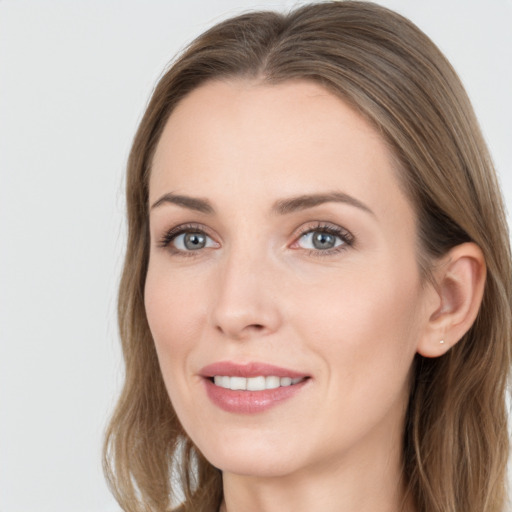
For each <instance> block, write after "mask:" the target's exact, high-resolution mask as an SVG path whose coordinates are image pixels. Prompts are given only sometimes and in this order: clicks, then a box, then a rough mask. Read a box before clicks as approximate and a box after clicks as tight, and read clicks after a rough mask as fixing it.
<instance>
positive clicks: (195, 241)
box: [184, 233, 205, 250]
mask: <svg viewBox="0 0 512 512" xmlns="http://www.w3.org/2000/svg"><path fill="white" fill-rule="evenodd" d="M184 242H185V247H186V248H187V249H192V250H194V249H201V248H202V247H203V246H204V243H205V237H204V235H201V234H198V233H192V234H187V235H186V236H185V240H184Z"/></svg>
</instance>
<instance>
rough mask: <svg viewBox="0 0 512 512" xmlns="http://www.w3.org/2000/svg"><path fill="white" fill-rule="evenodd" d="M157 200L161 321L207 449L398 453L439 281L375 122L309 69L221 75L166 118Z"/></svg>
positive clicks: (227, 452) (153, 293)
mask: <svg viewBox="0 0 512 512" xmlns="http://www.w3.org/2000/svg"><path fill="white" fill-rule="evenodd" d="M150 207H151V211H150V232H151V253H150V261H149V268H148V274H147V280H146V288H145V304H146V311H147V317H148V321H149V326H150V328H151V332H152V334H153V337H154V341H155V345H156V350H157V353H158V358H159V362H160V367H161V370H162V374H163V378H164V381H165V384H166V387H167V390H168V393H169V396H170V399H171V401H172V404H173V406H174V409H175V410H176V412H177V414H178V417H179V419H180V421H181V423H182V425H183V427H184V429H185V430H186V432H187V433H188V434H189V436H190V437H191V439H192V440H193V442H194V443H195V444H196V446H197V447H198V448H199V449H200V450H201V451H202V453H203V454H204V455H205V456H206V458H207V459H208V460H209V461H210V462H211V463H212V464H213V465H214V466H216V467H218V468H220V469H222V470H224V471H225V472H230V473H236V474H242V475H255V476H258V475H259V476H279V475H287V474H291V473H294V472H297V471H309V470H311V471H318V470H319V469H320V468H322V467H323V468H328V467H333V466H332V465H333V464H336V465H337V466H336V467H338V466H339V464H343V463H344V462H348V461H356V460H357V461H359V462H361V461H365V460H370V459H371V460H375V459H379V458H382V460H383V461H385V460H388V461H389V460H392V457H391V459H390V454H394V455H396V454H397V453H399V451H400V443H401V441H400V440H401V435H402V425H403V418H404V411H405V407H406V403H407V397H408V389H409V376H410V368H411V363H412V360H413V357H414V354H415V352H416V347H417V344H418V342H419V340H420V338H421V336H422V334H423V331H424V327H425V325H426V316H427V314H426V311H427V308H426V304H427V294H428V291H427V290H428V289H429V288H428V287H426V286H424V284H422V282H421V279H420V274H419V270H418V265H417V260H416V249H417V246H416V235H415V216H414V213H413V209H412V207H411V205H410V204H409V202H408V200H407V199H406V197H405V196H404V194H403V192H402V190H401V188H400V187H399V184H398V181H397V177H396V172H395V169H394V168H393V163H392V159H391V157H390V153H389V150H388V148H387V147H386V145H385V143H384V142H383V140H382V138H381V137H380V136H379V134H378V133H377V131H376V130H375V129H374V128H373V127H372V126H370V125H369V124H368V123H367V122H366V121H365V120H364V119H363V118H362V117H360V116H359V115H358V114H357V113H355V112H354V110H352V109H351V108H349V107H348V106H347V105H346V104H345V103H344V102H343V101H341V100H340V99H339V98H338V97H336V96H334V95H333V94H331V93H330V92H327V91H326V90H325V89H323V88H322V87H321V86H319V85H315V84H314V83H310V82H306V81H296V82H288V83H283V84H280V85H263V84H261V83H255V82H252V81H246V80H238V81H229V82H210V83H208V84H206V85H203V86H202V87H200V88H198V89H196V90H194V91H193V92H192V93H191V94H190V95H189V96H187V97H186V98H185V99H184V100H182V101H181V103H180V104H179V105H178V106H177V108H176V109H175V111H174V112H173V114H172V115H171V117H170V119H169V121H168V122H167V125H166V127H165V130H164V132H163V134H162V137H161V139H160V141H159V144H158V147H157V150H156V153H155V156H154V161H153V166H152V173H151V179H150ZM215 377H216V378H215ZM277 386H278V387H277ZM244 387H245V388H247V387H248V388H249V389H243V388H244ZM239 388H242V389H239Z"/></svg>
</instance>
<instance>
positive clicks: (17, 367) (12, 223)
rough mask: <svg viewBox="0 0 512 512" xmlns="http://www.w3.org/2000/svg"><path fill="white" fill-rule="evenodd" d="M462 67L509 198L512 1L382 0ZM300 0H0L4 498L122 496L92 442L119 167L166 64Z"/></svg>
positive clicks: (68, 506)
mask: <svg viewBox="0 0 512 512" xmlns="http://www.w3.org/2000/svg"><path fill="white" fill-rule="evenodd" d="M379 3H382V4H383V5H386V6H388V7H391V8H393V9H396V10H397V11H398V12H400V13H402V14H404V15H406V16H407V17H409V18H410V19H412V20H413V21H414V22H415V23H416V24H417V25H419V27H420V28H422V29H423V30H424V31H425V32H426V33H427V34H428V35H429V36H430V37H431V38H432V39H433V40H434V41H435V42H436V43H437V44H438V45H439V47H440V48H441V49H442V50H443V51H444V52H445V54H446V55H447V56H448V58H449V59H450V60H451V62H452V63H453V64H454V66H455V68H456V69H457V71H458V72H459V74H460V75H461V77H462V80H463V82H464V83H465V85H466V87H467V90H468V92H469V95H470V97H471V99H472V101H473V103H474V107H475V109H476V112H477V115H478V117H479V119H480V122H481V125H482V128H483V132H484V135H485V137H486V139H487V141H488V143H489V145H490V148H491V152H492V154H493V156H494V159H495V163H496V166H497V168H498V171H499V173H500V177H501V182H502V185H503V190H504V193H505V196H506V200H507V203H508V205H509V209H510V205H511V204H512V175H511V169H512V148H511V146H512V137H511V128H510V126H511V119H512V98H511V97H512V1H511V0H487V1H486V2H483V1H482V0H430V1H428V2H426V1H424V0H382V1H381V2H379ZM293 5H297V4H296V2H286V1H259V2H258V1H254V2H253V1H251V0H242V1H241V0H222V1H217V0H215V1H211V0H187V1H182V0H180V1H177V0H167V1H163V0H160V1H157V0H144V1H143V0H140V1H134V0H110V1H108V0H68V1H53V0H38V1H36V0H33V1H28V0H0V512H69V511H73V512H93V511H94V512H107V511H116V510H118V508H117V506H116V504H115V503H114V500H113V499H112V498H111V496H110V494H109V492H108V490H107V488H106V485H105V483H104V481H103V475H102V471H101V442H102V432H103V429H104V427H105V424H106V421H107V418H108V414H109V411H110V410H111V408H112V406H113V404H114V401H115V396H116V393H117V392H118V390H119V386H120V383H121V377H122V364H121V356H120V351H119V344H118V338H117V327H116V318H115V303H116V294H117V291H116V287H117V283H118V278H119V272H120V268H121V262H122V255H123V246H124V232H125V231H124V219H123V214H124V197H123V171H124V166H125V162H126V158H127V154H128V151H129V147H130V143H131V140H132V137H133V134H134V132H135V129H136V126H137V122H138V120H139V119H140V117H141V114H142V112H143V110H144V107H145V105H146V102H147V100H148V98H149V95H150V93H151V91H152V88H153V87H154V85H155V82H156V80H157V78H158V77H159V76H160V75H161V73H162V70H163V69H164V67H165V66H166V64H167V63H168V62H169V61H170V60H171V58H172V57H173V56H174V55H175V53H176V52H177V51H179V50H180V49H182V48H183V47H184V45H185V44H186V43H188V42H190V40H191V39H192V38H193V37H195V36H196V35H198V34H199V33H200V32H202V31H203V30H204V29H205V28H207V27H209V26H211V25H212V24H213V23H215V22H218V21H220V20H221V19H223V18H225V17H227V16H230V15H234V14H237V13H239V12H241V11H245V10H248V9H252V8H265V7H273V8H278V9H288V8H290V7H292V6H293Z"/></svg>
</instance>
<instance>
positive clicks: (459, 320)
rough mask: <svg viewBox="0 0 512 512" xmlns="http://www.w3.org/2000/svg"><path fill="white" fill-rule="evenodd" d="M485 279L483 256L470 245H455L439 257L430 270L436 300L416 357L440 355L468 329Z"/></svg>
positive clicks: (474, 316)
mask: <svg viewBox="0 0 512 512" xmlns="http://www.w3.org/2000/svg"><path fill="white" fill-rule="evenodd" d="M485 278H486V266H485V259H484V255H483V253H482V251H481V249H480V247H478V245H476V244H474V243H472V242H468V243H464V244H461V245H457V246H456V247H454V248H453V249H451V250H450V251H449V252H448V254H447V255H446V256H444V257H443V258H442V260H441V261H440V263H439V265H438V266H437V268H436V269H435V271H434V279H435V284H436V286H435V289H434V290H433V293H435V294H437V297H436V301H435V302H433V303H434V304H435V306H433V307H432V309H431V311H428V313H427V314H428V319H427V325H426V329H425V331H424V332H423V334H422V336H421V338H420V340H419V343H418V348H417V352H418V353H419V354H420V355H422V356H424V357H439V356H442V355H443V354H445V353H446V352H447V351H448V350H449V349H450V348H451V347H453V346H454V345H455V344H456V343H457V342H458V341H459V340H460V339H461V338H462V337H463V336H464V334H465V333H466V332H467V331H468V330H469V329H470V327H471V326H472V325H473V322H474V321H475V319H476V316H477V314H478V310H479V309H480V304H481V302H482V297H483V292H484V286H485Z"/></svg>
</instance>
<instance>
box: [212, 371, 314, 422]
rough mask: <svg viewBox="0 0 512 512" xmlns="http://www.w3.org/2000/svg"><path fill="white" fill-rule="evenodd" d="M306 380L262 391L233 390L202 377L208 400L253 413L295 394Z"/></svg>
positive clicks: (233, 410) (243, 412) (268, 407)
mask: <svg viewBox="0 0 512 512" xmlns="http://www.w3.org/2000/svg"><path fill="white" fill-rule="evenodd" d="M308 381H309V379H305V380H303V381H301V382H299V383H297V384H292V385H291V386H282V387H279V388H275V389H265V390H263V391H239V390H236V391H234V390H232V389H226V388H222V387H220V386H216V385H215V384H214V383H213V382H212V381H211V380H210V379H204V382H205V385H206V393H207V394H208V397H209V398H210V400H211V401H212V402H213V403H214V404H215V405H216V406H217V407H220V408H221V409H223V410H224V411H227V412H232V413H237V414H255V413H258V412H263V411H266V410H268V409H270V408H272V407H275V406H276V405H278V404H281V403H283V402H284V401H286V400H288V399H290V398H292V397H293V396H295V395H296V394H297V393H298V392H299V391H301V390H302V389H303V388H304V386H305V385H306V383H307V382H308Z"/></svg>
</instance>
